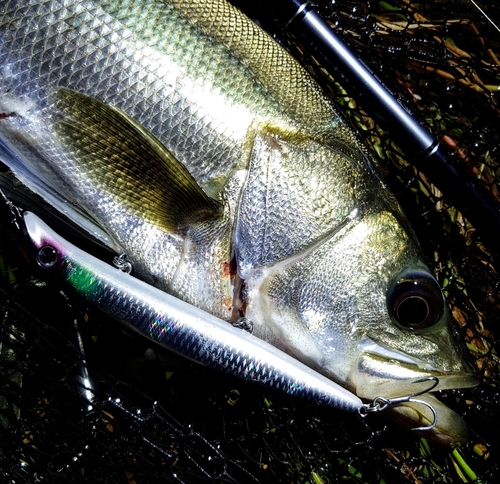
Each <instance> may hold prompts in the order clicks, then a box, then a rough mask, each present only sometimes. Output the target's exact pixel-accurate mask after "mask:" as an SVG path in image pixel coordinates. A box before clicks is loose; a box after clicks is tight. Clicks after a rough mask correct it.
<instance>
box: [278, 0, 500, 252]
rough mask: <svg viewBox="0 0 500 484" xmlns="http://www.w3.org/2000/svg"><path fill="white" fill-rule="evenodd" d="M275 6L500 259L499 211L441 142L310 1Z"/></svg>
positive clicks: (291, 30) (281, 0) (308, 49)
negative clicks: (455, 161) (398, 98)
mask: <svg viewBox="0 0 500 484" xmlns="http://www.w3.org/2000/svg"><path fill="white" fill-rule="evenodd" d="M274 5H275V7H276V8H275V10H274V14H275V15H276V17H277V19H278V20H279V21H280V22H282V23H283V24H284V25H285V28H286V30H287V31H288V32H289V33H290V34H292V35H293V37H294V38H295V40H296V41H297V42H298V43H299V44H300V45H302V47H304V49H306V52H307V53H308V54H309V55H311V56H314V57H315V58H316V59H317V60H318V61H319V62H320V64H321V65H322V66H323V67H325V68H326V69H327V70H328V71H329V72H330V74H332V75H333V76H334V77H335V78H336V79H337V80H338V81H339V82H340V84H341V85H342V86H343V87H344V88H345V89H346V90H347V91H350V92H351V94H352V97H353V98H355V99H356V100H357V101H358V102H359V104H361V105H362V106H363V107H364V109H365V110H366V111H367V112H368V114H369V115H370V116H371V117H372V118H373V119H374V120H375V121H376V122H377V123H378V124H379V125H380V126H381V127H382V128H383V129H385V130H387V131H388V132H389V133H390V134H391V135H392V136H393V138H394V139H395V140H397V145H398V147H399V148H400V149H401V150H402V151H403V152H404V153H405V155H407V156H408V158H409V161H410V162H411V163H412V164H413V165H414V166H415V167H417V168H418V169H419V170H420V171H421V172H423V173H424V174H425V175H426V176H427V177H428V178H429V180H430V181H431V182H432V183H433V184H434V185H436V187H437V188H438V189H439V190H440V191H441V192H442V193H443V194H444V195H445V197H446V198H447V199H448V200H449V201H450V203H451V204H453V205H454V206H456V207H457V208H458V209H459V210H460V211H461V212H462V214H463V215H464V216H465V218H467V219H468V220H470V221H471V223H472V224H473V225H474V226H475V227H476V228H477V230H478V232H479V233H480V235H481V237H482V239H483V240H484V242H485V244H486V245H487V246H488V248H489V249H490V250H491V251H493V252H494V253H496V254H497V255H498V252H499V250H498V244H499V241H500V211H499V210H498V209H497V207H495V206H494V205H493V201H492V200H489V199H488V197H487V195H486V193H484V191H483V188H482V187H480V186H479V184H478V182H477V181H476V180H474V179H473V178H472V177H471V176H470V174H468V173H466V172H464V170H462V169H461V168H460V167H458V166H456V165H455V164H454V163H452V162H451V160H450V159H449V157H448V153H447V152H446V150H445V148H444V147H443V146H442V145H441V143H440V142H439V141H438V139H437V138H436V137H435V136H434V135H433V134H432V133H431V132H430V131H429V130H428V129H427V128H425V127H424V126H423V125H422V124H420V122H419V120H418V119H417V118H416V117H415V116H414V115H413V114H411V113H410V112H409V111H408V110H407V109H406V108H405V107H404V106H403V105H401V104H400V103H399V102H398V101H397V100H396V98H395V97H394V96H393V95H392V94H391V93H390V92H389V91H388V89H387V88H386V87H385V86H384V85H383V84H382V83H381V82H380V81H379V80H378V79H377V78H376V77H375V75H374V74H373V73H372V72H371V71H370V70H369V69H368V68H367V67H366V66H365V65H364V64H363V63H362V62H361V61H360V60H359V59H358V58H357V57H356V55H355V54H354V53H353V52H352V51H351V50H350V48H349V47H348V46H347V45H346V44H345V42H344V41H343V40H342V39H341V38H340V37H339V35H338V34H337V33H335V31H334V30H333V29H332V28H331V27H330V25H329V24H328V23H327V22H326V21H325V20H323V18H322V17H321V16H320V15H319V14H318V13H317V12H316V11H315V9H314V8H313V7H312V6H311V5H310V4H309V3H308V2H307V1H304V0H275V4H274Z"/></svg>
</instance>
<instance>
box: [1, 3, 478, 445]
mask: <svg viewBox="0 0 500 484" xmlns="http://www.w3.org/2000/svg"><path fill="white" fill-rule="evenodd" d="M0 159H1V160H2V161H4V162H5V163H6V164H7V165H8V166H9V167H10V168H11V169H12V171H13V172H14V173H15V174H16V176H17V177H18V178H19V179H20V180H21V181H22V182H23V183H24V184H25V185H26V186H28V187H29V188H31V189H32V190H33V191H35V192H37V193H38V194H40V195H42V196H43V197H44V198H45V199H46V200H47V201H49V202H50V203H51V204H52V205H54V206H55V207H56V208H57V209H58V210H60V211H61V212H63V213H66V214H68V215H69V216H71V217H72V218H73V219H75V220H78V222H79V224H80V225H82V226H83V227H85V228H86V229H87V230H88V231H89V232H91V233H92V234H94V235H96V236H97V237H100V238H101V239H102V240H103V241H104V242H105V243H107V244H108V245H109V246H110V247H112V248H113V249H114V250H116V252H117V253H125V254H127V257H128V259H129V260H130V261H131V263H132V266H133V269H134V274H136V275H137V276H138V277H140V278H142V279H144V280H145V281H147V282H149V283H150V284H153V285H155V286H156V287H158V288H159V289H161V290H163V291H165V292H168V293H170V294H171V295H173V296H175V297H177V298H179V299H182V300H184V301H186V302H188V303H189V304H192V305H194V306H196V307H198V308H200V309H202V310H204V311H207V312H209V313H211V314H212V315H214V316H216V317H218V318H221V319H224V320H226V321H229V322H234V321H236V320H238V319H239V318H240V317H243V316H244V317H245V318H246V319H248V320H250V321H252V323H253V325H254V331H255V334H256V335H257V336H258V337H260V338H262V339H264V340H266V341H268V342H270V343H271V344H273V345H274V346H276V347H278V348H280V349H282V350H284V351H286V352H287V353H289V354H291V355H293V356H294V357H295V358H297V359H299V360H300V361H302V362H304V363H306V364H307V365H308V366H310V367H311V368H313V369H314V370H316V371H318V372H320V373H322V374H323V375H325V376H327V377H328V378H330V379H331V380H333V381H335V382H337V383H339V384H340V385H342V386H343V387H345V388H346V389H348V390H349V391H351V392H353V393H355V394H356V395H357V396H358V397H360V398H362V399H366V400H368V401H372V400H373V399H374V398H376V397H378V396H382V397H385V398H394V397H398V396H400V395H411V394H412V393H414V382H415V381H416V380H419V379H422V378H423V379H425V378H431V377H433V378H438V379H439V385H438V386H437V387H436V390H441V389H448V388H457V387H469V386H474V385H476V384H477V383H478V377H477V375H476V373H475V370H474V368H473V367H472V366H471V365H470V364H469V363H468V362H467V358H466V355H465V351H464V349H463V344H462V343H461V341H460V338H459V337H458V336H457V335H456V334H455V333H456V330H455V329H454V327H453V323H452V321H451V317H450V315H449V312H448V309H447V307H446V304H445V301H444V298H443V295H442V293H441V290H440V288H439V285H438V284H437V282H436V280H435V279H434V277H433V276H432V274H431V273H430V271H429V269H428V268H427V266H426V264H425V263H424V262H423V259H422V256H421V253H420V250H419V247H418V244H417V242H416V240H415V237H414V234H413V232H412V230H411V228H410V227H409V224H408V222H407V221H406V219H405V217H404V215H403V214H402V212H401V209H400V208H399V206H398V205H397V203H396V201H395V199H394V198H393V197H392V195H391V194H390V193H389V192H388V191H387V189H386V188H385V187H384V185H383V184H382V182H381V181H380V180H379V178H378V176H377V174H376V173H375V171H374V170H373V168H372V167H371V165H370V162H369V159H368V158H367V156H366V154H365V153H364V150H363V148H362V145H361V143H360V142H359V140H358V139H357V137H356V136H355V135H354V134H353V132H352V131H351V130H350V129H349V128H348V127H347V126H346V124H345V123H344V122H343V121H342V119H341V118H340V117H339V115H338V114H337V112H336V110H335V109H334V107H333V105H332V103H331V101H330V100H329V99H328V98H327V97H326V96H325V95H324V94H323V93H322V91H321V89H320V88H319V87H318V86H317V84H316V83H315V82H314V81H313V80H312V79H311V78H310V76H309V75H308V74H307V72H306V71H305V70H304V69H303V68H302V67H301V66H300V65H299V64H298V63H296V62H295V61H294V60H293V59H292V58H291V57H290V56H289V55H288V54H287V53H286V52H285V51H284V50H283V49H281V47H280V46H278V45H277V44H276V43H275V42H274V41H273V40H272V39H271V38H270V37H268V36H267V35H266V34H265V33H264V32H263V31H262V30H261V29H260V28H259V27H257V26H256V25H255V24H253V23H252V22H251V21H249V20H248V19H247V18H246V17H245V16H243V15H242V14H241V13H240V12H239V11H238V10H237V9H235V8H233V7H232V6H231V5H230V4H228V3H227V2H226V1H224V0H206V1H203V2H200V1H195V0H192V1H186V0H184V1H181V0H166V1H160V0H145V1H143V2H140V3H137V2H133V1H131V0H123V1H119V2H118V1H117V0H102V1H99V2H98V1H94V0H84V1H79V2H77V1H76V0H63V1H56V0H7V1H4V2H3V6H2V9H1V10H0ZM426 398H427V397H426ZM432 405H433V406H434V408H437V409H438V422H439V425H438V426H436V427H435V428H434V429H433V436H434V438H436V439H437V440H440V441H442V442H444V443H447V444H450V445H457V444H459V443H461V442H463V441H464V439H465V438H466V432H465V430H464V425H463V424H462V423H460V419H459V417H458V416H456V415H455V414H453V413H452V412H451V413H450V412H449V411H448V410H447V409H446V407H444V406H442V405H439V404H438V403H437V400H435V399H434V400H432ZM422 408H425V406H422V405H420V406H418V405H417V406H414V405H412V404H411V402H410V403H408V404H406V405H400V406H398V407H394V410H393V411H394V412H395V413H396V412H397V413H398V415H399V416H400V417H401V418H402V419H403V420H404V421H406V422H407V423H408V426H409V427H410V428H414V427H421V426H422V423H423V422H429V419H430V420H431V421H432V416H429V415H428V414H427V415H426V414H425V412H422ZM403 409H404V410H403ZM457 422H458V423H457ZM424 426H425V425H424ZM457 429H458V431H457Z"/></svg>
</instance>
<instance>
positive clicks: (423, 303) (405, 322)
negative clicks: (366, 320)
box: [387, 271, 445, 329]
mask: <svg viewBox="0 0 500 484" xmlns="http://www.w3.org/2000/svg"><path fill="white" fill-rule="evenodd" d="M444 305H445V301H444V297H443V293H442V292H441V288H440V287H439V284H438V283H437V281H436V279H434V277H432V276H431V275H430V274H429V273H427V272H424V271H411V272H408V273H406V274H404V275H403V276H401V277H399V278H398V279H397V280H396V282H395V283H393V285H392V286H391V288H390V289H389V292H388V294H387V306H388V308H389V313H390V314H391V316H392V317H393V318H394V320H395V321H396V322H397V323H398V324H399V325H401V326H403V327H405V328H408V329H423V328H429V327H430V326H432V325H434V324H435V323H437V322H438V321H439V320H440V319H441V317H442V315H443V311H444Z"/></svg>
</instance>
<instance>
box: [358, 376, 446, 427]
mask: <svg viewBox="0 0 500 484" xmlns="http://www.w3.org/2000/svg"><path fill="white" fill-rule="evenodd" d="M425 381H431V382H432V385H431V386H430V387H429V388H426V389H425V390H422V391H420V392H416V393H412V394H411V395H406V396H404V397H395V398H384V397H375V398H374V399H373V402H371V403H367V404H365V405H363V406H362V407H361V408H360V410H359V413H360V415H361V416H362V417H366V416H367V415H368V414H369V413H374V412H382V411H384V410H385V409H386V408H387V407H391V406H393V405H400V404H401V403H407V402H412V403H420V404H422V405H425V406H426V407H427V408H428V409H429V410H430V411H431V412H432V416H433V421H432V423H431V424H430V425H428V426H425V427H415V428H413V429H411V430H432V429H433V428H434V427H435V426H436V424H437V421H438V416H437V413H436V410H435V409H434V407H433V406H432V405H431V404H430V403H428V402H425V401H423V400H419V399H418V398H414V397H418V396H419V395H423V394H424V393H428V392H430V391H432V390H433V389H434V388H436V386H437V385H438V384H439V378H437V377H435V376H429V377H425V378H421V379H420V380H416V381H414V382H413V383H422V382H425Z"/></svg>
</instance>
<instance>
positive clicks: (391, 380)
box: [355, 336, 480, 448]
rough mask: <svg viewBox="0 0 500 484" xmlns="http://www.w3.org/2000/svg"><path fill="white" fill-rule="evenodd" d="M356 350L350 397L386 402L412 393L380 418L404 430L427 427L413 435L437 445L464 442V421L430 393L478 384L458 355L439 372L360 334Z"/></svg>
mask: <svg viewBox="0 0 500 484" xmlns="http://www.w3.org/2000/svg"><path fill="white" fill-rule="evenodd" d="M362 349H363V351H362V353H361V355H360V357H359V359H358V367H357V371H356V376H355V382H356V383H355V384H356V394H357V395H358V396H359V397H360V398H363V399H366V400H372V401H373V400H374V399H375V398H376V397H378V396H381V397H383V398H386V399H392V398H398V397H405V396H408V397H411V396H412V395H415V394H418V395H417V396H415V398H412V401H405V402H403V403H401V404H397V405H393V406H390V407H389V408H387V410H386V411H385V412H384V414H385V415H387V417H389V418H390V419H391V420H394V421H396V422H397V423H398V424H399V425H401V426H402V427H404V428H407V429H409V430H413V429H419V428H422V427H429V428H428V429H426V430H422V431H418V430H417V433H418V434H420V435H422V436H423V437H426V438H429V439H431V440H433V441H434V442H436V443H438V444H440V445H444V446H447V447H452V448H454V447H460V446H461V445H464V444H465V443H466V442H467V441H468V430H467V424H466V423H465V421H464V420H463V419H462V418H461V417H460V416H459V415H458V414H457V413H455V412H454V411H453V410H451V409H450V408H448V407H447V406H446V405H445V404H443V403H441V402H440V401H439V400H438V399H437V398H436V397H435V396H434V395H432V393H430V392H431V391H432V392H435V391H438V390H448V389H453V388H470V387H474V386H476V385H478V384H479V382H480V377H479V375H478V373H477V372H476V370H475V368H474V367H473V366H472V365H471V364H470V363H469V362H468V361H467V360H466V359H465V358H462V356H464V355H461V354H459V358H458V360H457V361H458V364H454V365H453V367H452V369H450V370H449V371H445V370H436V369H434V368H433V367H432V365H430V364H429V363H428V362H425V361H422V360H419V359H418V358H416V357H414V356H409V355H407V354H405V353H402V352H399V351H397V350H393V349H390V348H387V347H385V346H383V345H381V344H378V343H376V342H375V341H373V340H371V339H370V338H368V337H366V336H365V337H364V338H363V341H362ZM436 379H437V380H438V381H437V384H436ZM431 407H432V410H431ZM433 412H434V414H433Z"/></svg>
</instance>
